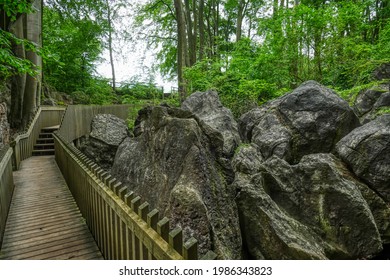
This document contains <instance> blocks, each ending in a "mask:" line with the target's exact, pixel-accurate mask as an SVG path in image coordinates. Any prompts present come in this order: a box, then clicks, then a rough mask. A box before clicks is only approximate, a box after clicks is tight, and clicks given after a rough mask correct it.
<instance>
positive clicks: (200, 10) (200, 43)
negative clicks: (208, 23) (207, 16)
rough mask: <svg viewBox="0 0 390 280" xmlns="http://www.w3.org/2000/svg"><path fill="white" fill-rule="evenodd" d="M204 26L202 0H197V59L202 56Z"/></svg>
mask: <svg viewBox="0 0 390 280" xmlns="http://www.w3.org/2000/svg"><path fill="white" fill-rule="evenodd" d="M204 48H205V27H204V0H200V1H199V60H202V59H203V57H204Z"/></svg>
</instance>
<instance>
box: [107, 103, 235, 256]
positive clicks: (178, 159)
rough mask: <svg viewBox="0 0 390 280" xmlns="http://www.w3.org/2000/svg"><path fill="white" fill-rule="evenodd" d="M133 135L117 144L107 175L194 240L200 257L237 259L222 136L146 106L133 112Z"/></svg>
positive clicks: (185, 116) (183, 115) (183, 116)
mask: <svg viewBox="0 0 390 280" xmlns="http://www.w3.org/2000/svg"><path fill="white" fill-rule="evenodd" d="M134 131H135V137H134V138H127V139H126V140H125V141H124V142H123V143H122V144H121V145H120V146H119V149H118V152H117V155H116V158H115V162H114V165H113V168H112V174H113V175H114V176H115V177H117V178H118V179H119V180H120V181H122V182H123V183H125V184H126V185H127V186H128V187H129V189H130V190H133V191H134V192H135V193H137V194H138V195H141V196H142V198H143V199H145V200H146V201H148V202H149V203H150V205H151V207H154V208H157V209H158V210H159V211H160V216H161V217H162V216H164V215H165V216H166V217H168V218H170V220H171V228H173V227H175V226H180V227H181V228H182V229H183V233H184V237H185V239H186V238H189V237H192V236H193V237H195V238H196V239H197V240H198V242H199V252H200V254H201V255H202V254H204V253H206V252H207V251H208V250H213V251H214V252H215V253H217V255H218V256H219V257H220V258H223V259H239V258H241V243H242V242H241V234H240V229H239V222H238V214H237V208H236V205H235V203H234V196H235V191H234V189H232V188H231V187H229V186H228V184H227V179H226V177H228V175H227V174H228V173H231V170H228V169H227V167H226V165H225V161H224V159H223V158H222V155H223V148H224V141H223V137H222V134H221V133H219V132H218V131H216V130H214V129H213V128H211V127H210V126H208V125H207V124H206V123H205V122H203V121H201V120H200V119H199V118H198V117H196V116H195V115H193V114H192V113H191V112H188V111H184V110H180V109H173V108H168V107H147V108H145V109H143V110H141V111H140V112H139V115H138V118H137V120H136V126H135V130H134Z"/></svg>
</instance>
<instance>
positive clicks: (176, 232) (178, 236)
mask: <svg viewBox="0 0 390 280" xmlns="http://www.w3.org/2000/svg"><path fill="white" fill-rule="evenodd" d="M169 245H170V246H172V247H173V249H175V250H176V252H178V253H180V254H181V253H182V250H183V231H182V230H181V228H179V227H177V228H175V229H173V230H172V231H171V232H170V233H169Z"/></svg>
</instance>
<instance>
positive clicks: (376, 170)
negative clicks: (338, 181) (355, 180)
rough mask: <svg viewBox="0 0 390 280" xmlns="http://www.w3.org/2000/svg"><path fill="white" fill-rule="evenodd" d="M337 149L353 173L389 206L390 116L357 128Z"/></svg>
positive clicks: (341, 141)
mask: <svg viewBox="0 0 390 280" xmlns="http://www.w3.org/2000/svg"><path fill="white" fill-rule="evenodd" d="M336 148H337V152H338V155H339V156H340V157H341V159H342V160H343V161H345V162H346V163H347V164H348V166H349V167H350V168H351V170H352V171H353V172H354V173H355V174H356V175H357V176H358V177H359V178H361V179H362V180H363V181H364V182H366V183H367V184H368V185H369V186H370V187H371V188H373V189H374V190H375V191H376V192H378V193H379V194H380V195H381V196H382V197H383V198H385V199H386V200H387V202H390V115H389V114H387V115H383V116H380V117H378V118H377V119H375V120H373V121H371V122H369V123H367V124H365V125H363V126H361V127H358V128H356V129H355V130H353V131H352V132H351V133H350V134H348V135H347V136H345V137H344V138H343V139H341V140H340V142H339V143H338V144H337V146H336Z"/></svg>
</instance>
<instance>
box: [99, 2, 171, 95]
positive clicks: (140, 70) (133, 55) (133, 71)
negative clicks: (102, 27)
mask: <svg viewBox="0 0 390 280" xmlns="http://www.w3.org/2000/svg"><path fill="white" fill-rule="evenodd" d="M136 3H145V1H144V0H137V1H133V4H136ZM133 14H134V12H133V11H132V7H131V6H129V7H122V8H120V9H119V11H118V16H117V18H116V20H115V21H114V27H115V30H116V32H115V34H114V36H113V49H114V67H115V76H116V83H117V86H119V85H120V84H121V83H125V82H129V81H130V80H132V79H133V80H134V79H136V80H137V81H140V82H149V78H150V77H154V78H155V80H154V84H156V85H157V86H159V87H161V86H162V87H164V92H170V91H171V87H175V86H177V85H176V82H175V81H173V82H172V81H168V80H167V79H164V78H163V77H162V76H161V75H160V74H159V73H158V72H155V71H153V67H154V66H155V64H156V61H155V54H156V50H152V49H150V50H148V49H147V44H146V42H142V41H140V40H137V39H132V38H136V37H137V36H133V35H132V34H131V32H132V30H131V25H132V21H133V18H132V17H131V15H133ZM118 19H119V20H118ZM124 37H127V39H124ZM129 37H132V38H129ZM101 58H102V59H101V62H99V63H98V64H97V69H96V70H97V74H99V75H101V76H103V77H104V78H107V79H112V72H111V65H110V56H109V51H108V49H106V50H105V51H104V52H103V53H102V57H101Z"/></svg>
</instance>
